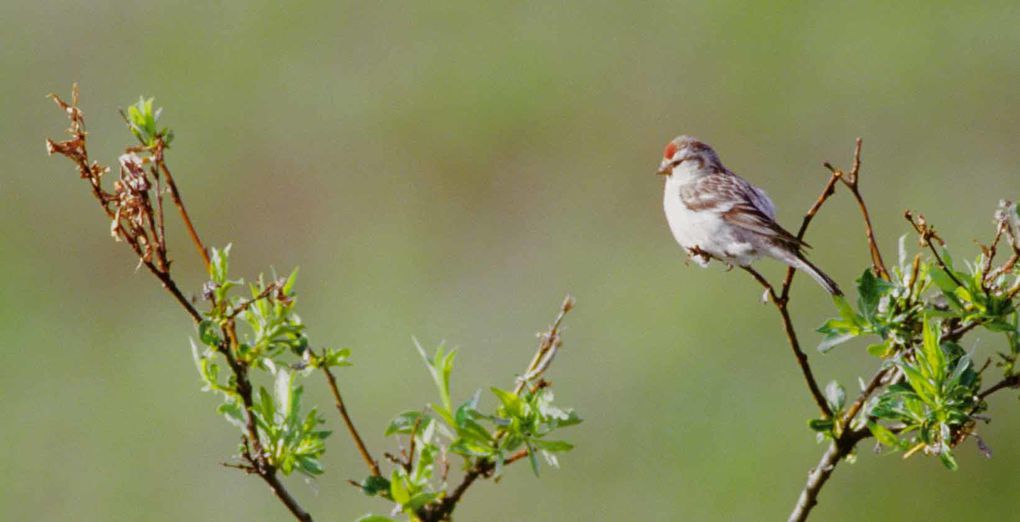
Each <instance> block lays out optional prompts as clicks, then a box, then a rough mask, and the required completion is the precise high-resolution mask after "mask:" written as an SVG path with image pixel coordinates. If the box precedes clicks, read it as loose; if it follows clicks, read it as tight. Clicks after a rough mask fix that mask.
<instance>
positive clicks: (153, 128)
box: [125, 97, 174, 147]
mask: <svg viewBox="0 0 1020 522" xmlns="http://www.w3.org/2000/svg"><path fill="white" fill-rule="evenodd" d="M154 100H155V98H144V97H139V98H138V102H137V103H135V104H134V105H131V106H129V107H128V110H127V114H126V115H125V119H126V120H127V124H128V128H129V129H131V133H132V134H134V135H135V137H136V138H138V141H140V142H142V145H145V146H146V147H154V146H156V142H157V141H160V140H161V141H162V142H163V145H165V146H169V145H170V142H172V141H173V140H174V132H173V131H172V130H170V129H168V128H166V127H163V128H159V127H158V126H157V124H158V123H159V117H160V115H162V113H163V109H162V108H159V109H155V110H153V107H152V102H153V101H154Z"/></svg>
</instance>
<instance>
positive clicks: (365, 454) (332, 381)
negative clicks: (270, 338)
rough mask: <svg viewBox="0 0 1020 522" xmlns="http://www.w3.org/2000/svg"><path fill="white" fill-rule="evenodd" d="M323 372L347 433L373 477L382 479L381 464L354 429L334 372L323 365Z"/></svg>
mask: <svg viewBox="0 0 1020 522" xmlns="http://www.w3.org/2000/svg"><path fill="white" fill-rule="evenodd" d="M322 372H323V373H324V374H325V375H326V383H327V384H329V391H330V393H332V394H333V402H334V403H335V404H336V410H337V411H338V412H340V417H341V418H342V419H343V421H344V425H346V426H347V431H348V433H350V435H351V439H352V440H353V441H354V445H355V446H356V447H357V448H358V453H360V454H361V459H362V460H364V461H365V465H367V466H368V469H369V471H371V473H372V475H373V476H376V477H381V476H382V472H381V471H379V463H378V462H377V461H376V460H375V459H374V458H372V454H371V453H369V451H368V448H367V447H366V446H365V441H364V440H363V439H362V438H361V434H360V433H358V429H357V428H355V427H354V421H352V420H351V416H350V415H348V414H347V405H346V404H344V399H343V396H342V395H340V388H339V387H338V386H337V384H336V378H335V377H333V372H332V371H330V369H329V366H326V365H323V366H322Z"/></svg>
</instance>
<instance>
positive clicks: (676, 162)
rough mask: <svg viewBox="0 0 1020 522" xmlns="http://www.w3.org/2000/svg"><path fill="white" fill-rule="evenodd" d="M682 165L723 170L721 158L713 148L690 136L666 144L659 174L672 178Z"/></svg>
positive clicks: (678, 137)
mask: <svg viewBox="0 0 1020 522" xmlns="http://www.w3.org/2000/svg"><path fill="white" fill-rule="evenodd" d="M681 165H684V166H685V167H687V166H689V168H698V169H703V168H706V167H711V168H718V169H722V163H720V162H719V156H718V155H716V153H715V151H714V150H712V147H709V146H708V145H707V144H705V143H703V142H701V141H698V140H697V138H692V137H690V136H677V137H676V138H674V139H673V141H671V142H669V143H668V144H666V150H665V151H663V153H662V163H660V164H659V170H658V171H657V174H659V175H662V176H670V175H672V174H673V172H674V170H675V169H676V168H677V167H679V166H681Z"/></svg>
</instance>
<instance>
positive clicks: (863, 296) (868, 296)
mask: <svg viewBox="0 0 1020 522" xmlns="http://www.w3.org/2000/svg"><path fill="white" fill-rule="evenodd" d="M892 288H893V285H892V284H890V283H889V282H888V281H885V280H884V279H880V278H878V277H876V276H875V274H874V272H872V271H871V269H870V268H869V269H866V270H864V273H863V274H861V277H859V278H857V308H858V309H859V310H860V311H861V313H862V314H863V315H864V319H865V320H866V321H867V322H869V323H872V322H874V319H875V313H876V312H877V311H878V303H879V302H880V301H881V300H882V296H884V295H885V294H886V293H887V292H888V291H889V290H890V289H892Z"/></svg>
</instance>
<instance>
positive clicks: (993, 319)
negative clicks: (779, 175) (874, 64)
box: [663, 139, 1020, 522]
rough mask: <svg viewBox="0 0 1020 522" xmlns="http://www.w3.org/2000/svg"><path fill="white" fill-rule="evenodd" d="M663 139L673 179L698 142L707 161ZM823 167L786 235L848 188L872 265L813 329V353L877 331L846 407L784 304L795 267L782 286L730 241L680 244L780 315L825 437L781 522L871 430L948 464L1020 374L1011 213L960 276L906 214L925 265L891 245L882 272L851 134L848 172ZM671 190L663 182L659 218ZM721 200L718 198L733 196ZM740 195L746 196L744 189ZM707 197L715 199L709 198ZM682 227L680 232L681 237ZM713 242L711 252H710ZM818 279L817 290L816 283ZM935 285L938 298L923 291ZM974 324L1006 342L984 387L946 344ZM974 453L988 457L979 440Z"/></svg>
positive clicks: (937, 241)
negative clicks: (1002, 256)
mask: <svg viewBox="0 0 1020 522" xmlns="http://www.w3.org/2000/svg"><path fill="white" fill-rule="evenodd" d="M681 141H684V140H681ZM671 145H673V146H672V147H667V150H666V154H665V156H666V159H665V160H664V161H663V169H664V170H668V169H674V171H673V172H674V174H673V175H674V176H675V175H676V173H675V169H676V168H677V163H675V162H676V161H677V159H680V160H681V162H680V163H684V162H688V161H691V162H693V163H697V165H695V166H694V167H692V168H694V169H695V172H697V171H698V170H699V169H700V168H701V167H703V166H704V165H706V164H707V165H712V164H714V161H716V160H713V157H714V153H712V152H711V149H708V148H707V146H704V145H702V146H700V147H699V146H697V145H695V148H698V149H701V151H702V156H704V155H705V154H710V156H709V157H708V159H705V158H704V157H701V158H700V160H699V158H698V157H697V156H696V157H694V158H693V159H692V158H688V157H685V156H682V155H678V154H677V151H676V149H677V148H678V147H679V144H676V143H674V144H671ZM824 165H825V167H826V168H827V169H828V170H829V172H830V177H829V179H828V181H827V183H826V184H825V186H824V188H823V189H822V192H821V194H820V195H819V196H818V198H817V200H816V201H815V203H814V204H813V205H812V206H811V207H810V208H809V209H808V211H807V213H806V214H805V215H804V218H803V221H802V223H801V227H800V229H799V230H798V233H797V235H796V236H794V238H795V239H796V240H797V241H801V242H802V241H803V238H804V235H805V233H806V231H807V228H808V225H809V224H810V223H811V221H812V220H813V218H814V217H815V215H816V214H817V213H818V212H819V211H820V209H821V208H822V206H823V205H824V204H825V202H826V201H828V199H829V198H830V197H832V196H833V195H834V194H835V191H836V188H837V187H838V186H839V185H840V184H842V185H844V186H846V187H847V189H848V190H849V191H850V193H851V194H852V195H853V197H854V199H855V201H856V202H857V204H858V208H859V209H860V212H861V217H862V220H863V222H864V231H865V238H866V240H867V245H868V251H869V257H870V262H871V267H870V268H869V269H868V270H866V271H865V273H864V274H863V275H862V276H861V277H860V278H859V279H858V281H857V293H858V299H857V310H855V309H854V308H853V307H852V306H851V305H850V304H849V303H847V302H846V300H845V299H844V298H843V297H842V296H840V295H834V299H835V301H836V304H837V306H838V309H839V312H840V317H839V318H835V319H830V320H829V321H827V322H826V323H825V324H824V325H823V326H822V327H821V328H819V330H818V331H819V332H821V333H824V334H825V335H826V339H825V340H824V341H823V343H822V344H821V345H819V349H820V350H822V351H827V350H829V349H831V348H832V347H833V346H835V345H837V344H841V343H843V342H845V341H847V340H849V339H851V338H853V337H857V336H860V335H865V334H870V335H878V336H879V337H880V338H881V340H882V342H881V343H876V344H872V345H871V346H869V347H868V352H869V353H871V354H872V355H874V356H877V357H879V358H881V359H882V363H881V364H880V365H879V367H878V369H877V370H876V371H875V373H874V374H873V375H872V377H871V378H870V379H868V380H867V382H865V381H864V380H861V391H860V393H859V394H858V395H857V397H856V399H854V400H853V401H852V402H849V403H848V402H847V400H846V399H847V397H846V391H845V389H844V388H843V387H842V386H840V385H839V384H838V383H836V382H835V381H833V382H831V383H830V384H829V385H828V386H826V388H825V391H824V392H823V391H822V389H821V387H820V386H819V385H818V380H817V379H816V377H815V373H814V371H813V369H812V368H811V365H810V364H809V361H808V358H807V355H806V354H805V353H804V350H803V349H802V348H801V344H800V341H799V340H798V336H797V333H796V329H795V328H794V325H793V321H792V319H791V315H790V309H789V302H790V288H791V285H792V282H793V276H794V274H795V273H796V272H795V268H802V267H800V266H798V265H797V264H796V263H790V267H789V268H788V269H787V272H786V277H785V278H784V280H783V283H782V286H781V287H779V288H776V287H774V286H773V285H772V284H771V283H770V282H769V281H768V280H767V279H766V278H765V277H764V276H763V275H762V274H760V273H759V272H758V271H757V270H755V269H754V268H752V267H751V266H750V265H749V263H745V262H743V261H746V259H740V258H739V256H738V255H735V254H737V253H739V252H740V251H741V250H740V249H741V246H740V245H733V244H726V243H725V242H723V243H717V244H716V246H715V247H713V248H712V249H709V250H708V251H706V250H705V249H704V248H703V246H702V245H700V244H697V245H693V246H691V247H689V251H690V252H691V254H692V255H693V256H695V257H696V258H700V260H703V261H707V260H708V259H713V258H714V259H719V260H721V261H723V262H727V263H731V264H734V263H735V264H739V265H741V267H742V268H743V269H744V270H745V271H746V272H747V273H748V274H750V275H751V276H752V277H753V278H754V279H755V281H757V282H758V283H759V284H760V285H761V286H762V287H763V288H764V289H765V296H766V297H767V298H768V299H769V300H770V301H771V302H772V303H773V304H774V305H775V306H776V309H777V310H778V311H779V313H780V317H781V319H782V322H783V328H784V330H785V332H786V334H787V340H788V342H789V344H790V347H791V349H792V351H793V353H794V355H795V358H796V360H797V363H798V366H799V367H800V369H801V373H802V374H803V377H804V380H805V382H806V383H807V386H808V389H809V391H810V392H811V396H812V399H813V400H814V402H815V403H816V405H817V406H818V409H819V411H820V413H821V417H820V418H816V419H812V420H811V421H810V422H809V426H810V427H811V428H812V430H814V431H815V432H816V434H817V436H818V437H819V440H828V441H829V445H828V448H827V449H826V451H825V452H824V454H823V455H822V457H821V459H820V460H819V462H818V464H817V465H816V466H815V467H814V468H812V469H811V471H810V472H809V474H808V478H807V481H806V483H805V485H804V487H803V489H802V490H801V492H800V494H799V496H798V498H797V501H796V503H795V505H794V509H793V510H792V512H791V513H790V516H789V521H790V522H801V521H804V520H806V519H807V517H808V515H809V514H810V513H811V512H812V509H813V508H814V507H815V506H816V505H817V503H818V496H819V494H820V493H821V491H822V488H823V487H824V486H825V484H826V483H827V482H828V480H829V478H830V477H831V475H832V473H833V472H834V471H835V469H836V467H837V466H838V464H839V463H840V462H841V461H843V460H847V459H849V458H850V457H851V456H852V455H853V454H854V452H855V450H856V447H857V445H858V444H859V443H860V442H861V441H863V440H865V439H867V438H870V437H876V438H877V439H878V441H879V443H880V444H881V445H883V446H885V447H889V448H892V449H893V450H902V451H904V458H906V457H909V456H911V455H914V454H917V453H919V452H920V453H924V454H929V455H937V456H939V458H940V460H941V461H942V462H943V464H945V465H946V467H948V468H950V469H955V468H956V461H955V459H954V458H953V456H952V449H953V448H954V447H956V446H958V445H959V444H961V443H962V442H963V441H964V440H966V439H967V438H968V437H972V436H973V437H976V436H977V435H976V425H977V424H978V423H979V422H981V421H986V420H987V417H985V416H983V415H981V413H982V412H983V411H984V410H985V409H986V408H987V403H986V402H985V399H986V398H987V397H988V396H990V395H992V394H994V393H996V392H998V391H1000V390H1003V389H1011V388H1015V387H1018V386H1020V371H1018V370H1017V368H1020V330H1017V324H1018V322H1020V316H1018V312H1017V307H1016V303H1014V301H1013V300H1014V299H1015V298H1016V297H1017V295H1020V273H1017V272H1020V271H1018V270H1017V269H1016V267H1017V264H1018V262H1020V241H1018V240H1017V239H1016V238H1017V237H1018V236H1020V210H1018V209H1017V206H1016V205H1013V204H1012V203H1010V202H1001V203H1000V208H999V210H998V211H997V212H996V231H995V236H994V237H993V240H992V242H991V243H990V245H988V246H981V250H982V253H981V257H979V260H978V262H977V263H975V264H973V265H968V266H969V267H970V269H971V273H964V272H961V271H959V270H958V269H957V268H955V267H954V266H953V264H952V261H951V259H950V257H949V255H948V252H947V251H946V250H945V244H944V242H943V241H942V240H941V238H940V237H939V236H938V235H937V234H936V233H935V231H934V229H933V228H932V227H931V226H930V225H929V224H928V223H927V222H926V221H925V220H924V218H923V216H916V217H915V214H912V213H910V212H908V213H907V214H906V217H907V219H908V221H909V222H910V223H911V225H912V226H913V227H914V229H915V231H916V232H917V234H918V236H919V238H920V240H921V244H922V246H926V247H927V248H928V249H929V251H930V253H931V256H932V258H933V259H934V261H932V262H930V263H929V262H925V261H922V256H921V255H920V254H918V255H916V256H915V257H914V258H913V261H912V262H910V261H908V258H907V256H906V255H905V252H904V251H903V245H902V241H901V253H900V260H899V264H898V266H895V267H894V270H893V271H890V270H889V268H888V267H887V266H886V264H885V261H884V259H883V256H882V253H881V249H880V248H879V245H878V242H877V240H876V238H875V232H874V227H873V225H872V221H871V215H870V212H869V210H868V207H867V205H866V204H865V202H864V198H863V196H862V194H861V191H860V175H861V173H860V168H861V140H860V139H858V140H857V142H856V145H855V147H854V154H853V163H852V166H851V168H850V170H849V171H843V170H841V169H838V168H836V167H833V166H832V165H831V164H829V163H825V164H824ZM688 174H689V173H688ZM748 190H750V189H748ZM748 193H749V194H752V195H753V194H754V193H753V192H748ZM670 197H671V193H670V191H669V187H668V185H667V194H666V198H667V201H666V204H667V215H668V213H669V206H668V205H669V198H670ZM714 197H715V196H713V198H714ZM727 197H729V201H735V200H739V198H733V197H730V196H727ZM688 199H690V198H688ZM715 199H719V200H721V199H724V198H721V197H720V198H715ZM745 199H750V196H748V197H747V198H745ZM681 201H682V200H681ZM713 204H714V205H716V206H717V207H718V206H719V203H718V202H717V201H714V202H713ZM759 208H760V206H759ZM718 221H719V220H716V222H711V221H709V222H708V225H705V222H704V221H701V222H698V221H697V220H689V221H688V222H686V223H683V222H682V223H681V225H690V224H691V223H692V222H693V223H694V224H695V225H698V226H703V227H704V226H709V228H711V226H716V228H715V229H714V231H716V232H717V231H718V230H719V223H718ZM670 224H671V227H672V228H674V235H676V236H677V239H678V241H680V242H681V244H684V240H685V239H689V238H690V236H691V234H690V231H689V230H687V231H684V230H680V231H679V232H680V233H678V231H677V230H676V228H677V227H675V226H673V225H674V222H673V220H671V223H670ZM724 232H725V230H724ZM684 233H687V234H688V236H686V237H681V236H683V234H684ZM772 233H777V232H772ZM711 236H712V235H711V234H708V235H706V236H705V237H711ZM723 237H725V234H723ZM1003 238H1005V239H1006V240H1007V241H1008V243H1009V244H1010V245H1011V247H1012V255H1010V257H1009V258H1008V259H1007V260H1006V261H1005V262H1003V263H1002V264H1001V265H1000V266H993V259H994V257H995V254H996V250H997V247H998V246H999V244H1000V242H1001V241H1002V240H1003ZM720 244H721V245H722V250H720V248H718V247H719V245H720ZM752 246H754V245H752ZM727 248H729V249H730V250H726V249H727ZM808 273H811V272H810V271H808ZM1011 274H1012V276H1015V277H1016V281H1014V282H1012V283H1011V282H1010V279H1009V277H1010V275H1011ZM817 279H819V278H818V277H816V280H817ZM819 282H820V283H821V284H822V285H823V286H825V283H824V282H823V281H819ZM935 291H937V292H939V295H932V293H934V292H935ZM979 326H985V327H986V328H987V329H988V330H990V331H992V332H1005V334H1006V338H1007V341H1008V342H1009V345H1010V350H1009V352H1001V351H1000V352H999V357H1000V358H1001V359H1002V361H1001V362H1000V365H1001V366H1002V367H1004V368H1005V376H1004V377H1003V378H1002V379H1001V380H999V381H998V382H996V383H995V384H993V385H991V386H988V387H986V388H984V389H982V388H980V384H981V375H982V374H983V373H984V371H985V370H986V369H987V368H988V366H989V364H985V365H984V366H983V367H982V368H981V369H980V370H976V369H975V368H974V367H973V365H972V363H971V360H970V355H969V354H967V353H965V352H964V350H963V349H962V348H960V347H959V345H957V344H956V342H957V341H959V340H960V338H961V337H962V336H963V335H965V334H966V333H967V332H969V331H971V330H973V329H975V328H977V327H979ZM932 383H935V385H934V386H933V384H932ZM979 448H982V452H984V453H985V454H986V455H987V454H989V453H988V451H987V448H986V446H985V445H984V443H983V442H981V441H980V440H979Z"/></svg>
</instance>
